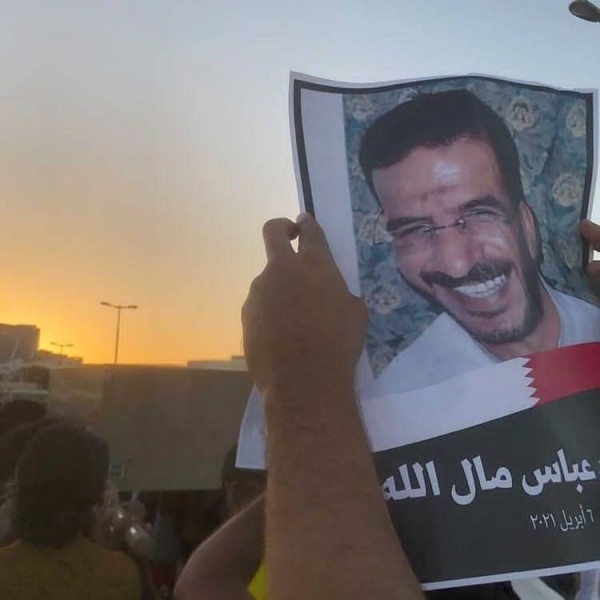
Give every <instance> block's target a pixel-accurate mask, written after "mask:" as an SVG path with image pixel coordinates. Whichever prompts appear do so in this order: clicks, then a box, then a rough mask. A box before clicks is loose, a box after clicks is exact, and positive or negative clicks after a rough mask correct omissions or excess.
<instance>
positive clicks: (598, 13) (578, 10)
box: [569, 0, 600, 23]
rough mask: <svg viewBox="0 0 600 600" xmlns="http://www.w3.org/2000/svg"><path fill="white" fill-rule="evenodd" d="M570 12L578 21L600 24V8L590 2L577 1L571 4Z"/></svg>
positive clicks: (584, 0) (587, 0)
mask: <svg viewBox="0 0 600 600" xmlns="http://www.w3.org/2000/svg"><path fill="white" fill-rule="evenodd" d="M569 11H570V12H571V14H572V15H574V16H575V17H577V18H578V19H583V20H584V21H590V22H592V23H600V8H598V7H597V6H595V5H594V4H592V3H591V2H589V0H575V1H574V2H571V4H569Z"/></svg>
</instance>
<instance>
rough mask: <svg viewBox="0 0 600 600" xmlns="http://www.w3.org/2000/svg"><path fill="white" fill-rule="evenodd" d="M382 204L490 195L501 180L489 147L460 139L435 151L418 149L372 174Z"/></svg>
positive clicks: (432, 149) (478, 141)
mask: <svg viewBox="0 0 600 600" xmlns="http://www.w3.org/2000/svg"><path fill="white" fill-rule="evenodd" d="M373 184H374V187H375V190H376V192H377V195H378V197H379V199H380V201H381V202H382V204H384V207H385V204H386V203H389V202H391V201H393V202H394V203H396V202H400V201H402V202H410V201H420V202H422V201H427V200H432V199H436V198H439V197H441V196H446V195H447V194H449V193H452V191H453V190H455V189H456V190H460V189H463V188H464V189H472V191H473V192H476V193H478V194H479V193H482V192H486V193H490V192H493V191H496V192H497V191H499V188H501V185H502V184H501V176H500V170H499V168H498V163H497V161H496V156H495V154H494V151H493V149H492V148H491V146H490V145H489V144H488V143H487V142H486V141H484V140H477V139H471V138H461V139H459V140H457V141H456V142H454V143H452V144H450V145H447V146H439V147H434V148H428V147H419V148H416V149H415V150H413V151H412V152H411V153H410V154H409V155H408V156H407V157H406V158H404V159H402V160H401V161H399V162H397V163H395V164H394V165H391V166H390V167H384V168H381V169H376V170H375V171H373Z"/></svg>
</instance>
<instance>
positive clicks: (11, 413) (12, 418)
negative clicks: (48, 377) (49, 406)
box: [0, 399, 47, 435]
mask: <svg viewBox="0 0 600 600" xmlns="http://www.w3.org/2000/svg"><path fill="white" fill-rule="evenodd" d="M46 412H47V411H46V407H45V406H44V405H43V404H41V403H40V402H36V401H35V400H23V399H18V400H12V401H11V402H8V403H7V404H4V405H2V406H0V435H2V434H4V433H8V432H9V431H10V430H11V429H14V428H15V427H18V426H19V425H25V424H26V423H31V422H33V421H37V420H38V419H41V418H42V417H44V416H45V415H46Z"/></svg>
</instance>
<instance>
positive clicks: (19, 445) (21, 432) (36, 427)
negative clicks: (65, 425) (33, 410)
mask: <svg viewBox="0 0 600 600" xmlns="http://www.w3.org/2000/svg"><path fill="white" fill-rule="evenodd" d="M58 423H60V421H59V420H58V419H54V418H52V417H42V418H41V419H38V420H37V421H33V422H31V423H25V424H24V425H19V426H18V427H15V428H13V429H11V430H10V431H8V432H7V433H5V434H4V435H0V484H1V483H2V482H3V481H8V480H10V479H12V478H13V476H14V474H15V469H16V467H17V463H18V462H19V458H21V455H22V454H23V451H24V450H25V448H26V447H27V444H28V443H29V442H30V440H31V439H32V438H33V436H34V435H36V434H37V433H38V432H39V431H41V430H42V429H44V428H45V427H50V426H51V425H56V424H58Z"/></svg>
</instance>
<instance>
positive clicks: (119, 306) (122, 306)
mask: <svg viewBox="0 0 600 600" xmlns="http://www.w3.org/2000/svg"><path fill="white" fill-rule="evenodd" d="M100 304H102V306H108V307H109V308H114V309H116V311H117V335H116V337H115V365H116V364H117V360H118V358H119V333H120V330H121V311H122V310H123V309H129V308H138V306H137V305H136V304H112V303H110V302H104V301H102V302H100Z"/></svg>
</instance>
